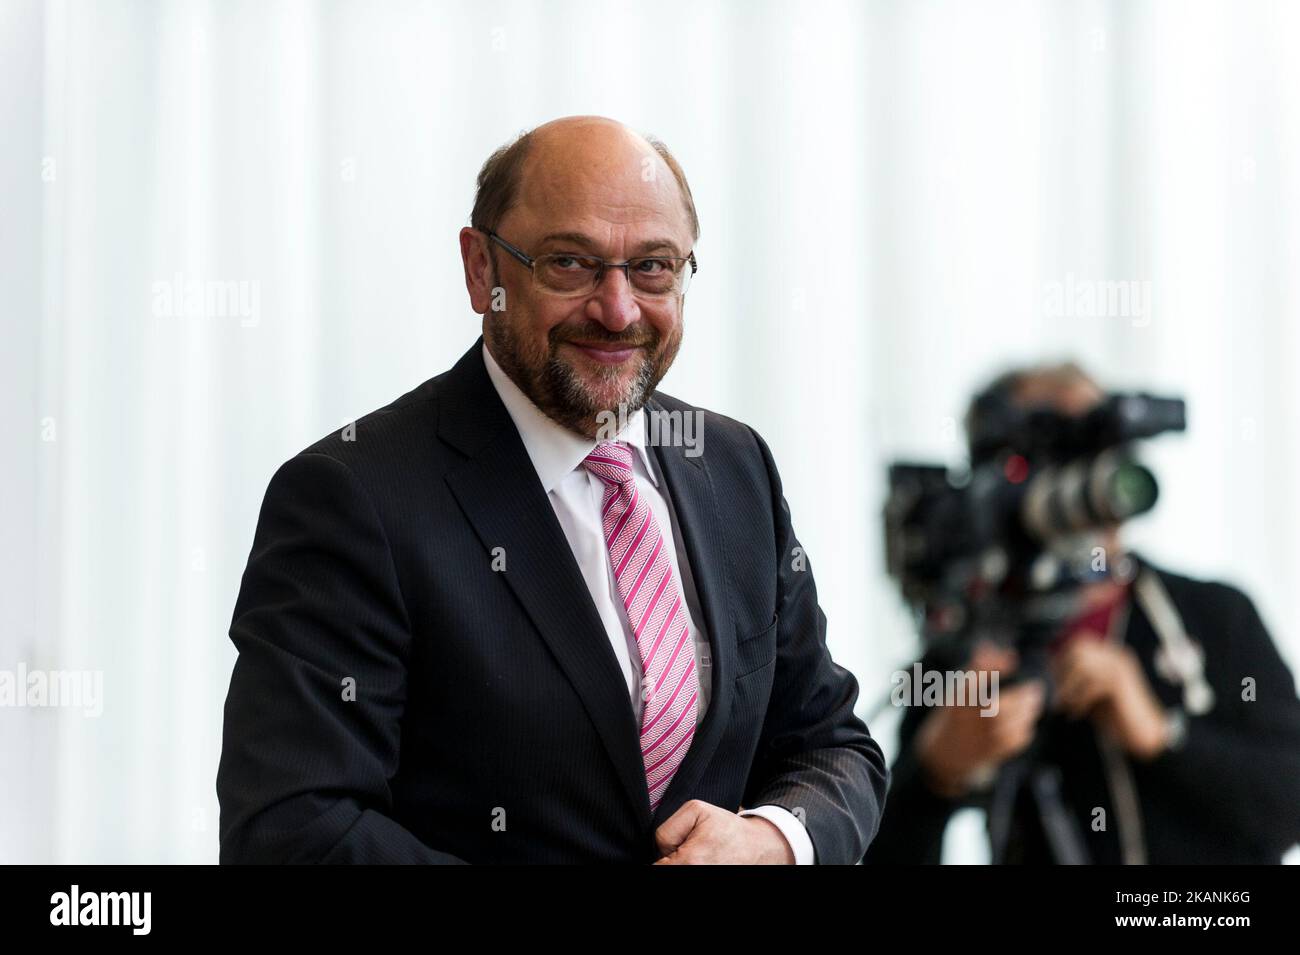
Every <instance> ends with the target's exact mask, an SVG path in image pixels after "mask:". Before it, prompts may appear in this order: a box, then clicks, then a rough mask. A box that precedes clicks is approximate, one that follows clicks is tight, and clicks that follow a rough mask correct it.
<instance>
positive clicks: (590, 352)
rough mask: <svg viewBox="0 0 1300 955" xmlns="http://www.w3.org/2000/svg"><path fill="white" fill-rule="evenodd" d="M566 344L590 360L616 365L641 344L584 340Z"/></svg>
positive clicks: (625, 359)
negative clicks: (589, 342) (587, 341)
mask: <svg viewBox="0 0 1300 955" xmlns="http://www.w3.org/2000/svg"><path fill="white" fill-rule="evenodd" d="M565 344H566V345H572V346H573V347H574V348H576V349H577V350H578V351H580V352H582V353H583V354H584V355H586V356H587V357H588V358H590V359H591V360H592V361H596V362H600V363H601V364H605V365H618V364H621V363H622V362H625V361H627V360H628V359H629V358H631V357H632V355H634V354H635V353H636V352H638V351H640V350H641V348H642V346H641V345H623V344H618V343H615V344H609V343H604V342H598V343H593V344H588V343H586V342H572V341H571V342H565Z"/></svg>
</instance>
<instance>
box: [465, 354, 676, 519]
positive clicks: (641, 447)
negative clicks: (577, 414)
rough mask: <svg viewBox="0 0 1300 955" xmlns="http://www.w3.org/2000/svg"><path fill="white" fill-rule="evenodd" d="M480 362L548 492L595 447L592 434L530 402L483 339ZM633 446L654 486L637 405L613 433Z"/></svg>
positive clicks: (646, 476)
mask: <svg viewBox="0 0 1300 955" xmlns="http://www.w3.org/2000/svg"><path fill="white" fill-rule="evenodd" d="M483 364H484V365H486V366H487V373H488V377H489V378H491V379H492V384H493V386H494V387H495V388H496V390H497V394H498V395H500V396H501V402H502V404H504V405H505V406H506V411H507V412H509V414H510V419H511V420H512V421H514V423H515V428H516V429H517V430H518V431H519V437H520V438H522V439H523V442H524V449H525V450H526V451H527V452H528V457H529V458H530V459H531V460H532V462H533V468H534V469H535V470H536V471H537V477H538V478H539V479H540V480H541V482H542V490H543V491H545V492H546V493H547V494H550V493H551V491H552V490H554V488H555V486H556V485H557V484H559V483H560V481H562V480H563V479H564V478H565V477H566V476H567V475H568V474H569V473H570V472H571V471H573V470H574V469H575V468H577V467H580V466H581V465H582V462H583V460H584V459H586V457H587V455H588V454H590V453H591V452H592V451H593V450H594V449H595V447H596V444H597V443H598V442H596V441H595V440H594V439H592V438H584V437H583V436H582V435H580V434H576V433H574V432H573V431H570V430H569V429H568V428H566V427H564V426H563V425H561V424H559V423H558V422H556V421H555V420H553V419H552V418H549V417H547V415H546V413H545V412H544V411H542V409H541V408H538V407H537V405H535V404H533V402H532V399H531V398H529V397H528V396H527V395H525V394H524V393H523V392H522V391H521V390H520V389H519V386H518V385H516V384H515V383H514V382H513V381H511V380H510V376H509V375H507V374H506V373H505V372H504V371H503V370H502V369H501V366H500V365H498V364H497V362H496V359H495V358H493V357H492V353H491V352H490V351H488V347H487V343H486V342H484V343H483ZM614 440H616V441H621V442H623V443H624V444H627V445H629V446H631V447H633V448H635V449H636V454H635V455H634V456H633V457H634V458H640V461H641V467H642V474H641V476H642V477H644V478H646V479H648V480H649V481H650V483H651V484H653V485H655V486H656V487H658V485H659V482H658V481H656V480H655V472H654V468H652V467H651V466H650V456H649V452H647V451H646V428H645V410H644V409H643V408H638V409H637V410H636V411H634V412H633V413H632V414H630V415H628V416H627V422H626V423H625V424H624V426H623V428H622V429H621V430H620V431H619V432H618V434H617V435H616V436H615V438H614Z"/></svg>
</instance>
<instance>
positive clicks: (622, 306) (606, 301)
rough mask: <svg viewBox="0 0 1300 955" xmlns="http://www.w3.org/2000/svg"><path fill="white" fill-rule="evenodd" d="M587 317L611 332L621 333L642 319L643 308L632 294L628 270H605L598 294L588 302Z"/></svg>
mask: <svg viewBox="0 0 1300 955" xmlns="http://www.w3.org/2000/svg"><path fill="white" fill-rule="evenodd" d="M587 317H588V318H594V319H595V320H596V321H598V322H600V324H602V325H604V326H605V327H606V328H607V329H609V330H610V331H611V332H621V331H622V330H623V329H625V328H627V326H629V325H632V324H634V323H635V322H636V321H637V320H638V319H640V317H641V306H640V305H638V304H637V300H636V297H635V296H634V295H633V294H632V285H631V283H630V282H629V281H628V277H627V272H626V270H624V269H606V270H605V273H604V274H603V275H602V276H601V277H600V284H599V285H597V286H596V294H595V295H593V296H592V297H591V298H590V299H588V300H587Z"/></svg>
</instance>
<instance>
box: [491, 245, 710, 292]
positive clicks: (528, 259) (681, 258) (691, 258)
mask: <svg viewBox="0 0 1300 955" xmlns="http://www.w3.org/2000/svg"><path fill="white" fill-rule="evenodd" d="M484 234H485V235H487V237H488V238H489V239H491V240H492V241H493V242H495V243H496V244H497V245H499V246H501V248H503V249H505V250H506V251H507V252H509V253H510V255H511V257H512V258H514V259H517V260H518V261H519V262H522V263H523V264H524V265H526V266H527V267H528V270H529V271H530V272H532V273H533V281H534V282H536V281H537V271H536V269H535V268H534V265H535V263H536V262H537V260H538V259H539V258H541V256H534V255H529V254H528V253H527V252H525V251H523V250H522V249H518V248H515V247H514V246H513V245H511V244H510V243H509V242H507V241H506V240H505V239H503V238H501V236H499V235H497V234H496V233H495V232H493V231H492V230H491V229H487V230H485V232H484ZM544 254H546V255H571V256H573V258H584V259H595V260H596V261H597V262H599V263H600V267H599V268H597V269H596V279H595V281H594V282H593V283H592V286H591V290H592V291H593V292H594V291H595V290H596V289H598V288H600V282H601V280H602V279H603V278H604V277H605V272H606V270H608V269H622V270H623V278H624V279H626V280H627V284H628V288H631V289H634V290H636V291H643V290H641V289H637V288H636V286H635V285H634V284H633V283H632V275H631V273H630V272H629V271H628V269H629V268H630V267H631V265H632V263H633V262H638V261H644V260H646V259H666V260H668V261H670V262H686V263H689V264H690V266H691V271H690V277H689V278H688V279H687V280H686V284H689V283H690V280H691V279H692V278H694V277H695V273H696V272H698V271H699V270H700V267H699V264H698V263H697V262H696V261H695V250H694V249H692V250H691V251H690V252H688V253H687V254H686V255H636V256H633V257H632V258H630V259H628V260H627V261H626V262H609V261H606V260H605V259H602V258H601V257H600V256H598V255H586V254H579V253H565V252H547V253H544ZM541 287H542V288H544V289H546V290H547V291H548V292H551V293H554V294H559V295H563V294H564V293H563V292H557V291H556V290H555V289H552V288H547V287H546V286H545V285H543V286H541ZM587 294H590V293H587ZM679 294H681V295H682V296H685V295H686V291H685V289H683V290H682V291H681V292H680V293H679ZM566 297H568V298H577V294H571V295H568V296H566Z"/></svg>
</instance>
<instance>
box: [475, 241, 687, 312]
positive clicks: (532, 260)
mask: <svg viewBox="0 0 1300 955" xmlns="http://www.w3.org/2000/svg"><path fill="white" fill-rule="evenodd" d="M487 236H488V238H489V239H491V240H492V241H493V242H495V243H496V244H497V245H499V246H501V248H503V249H505V250H506V251H507V252H509V253H510V254H511V255H512V256H513V257H514V258H516V259H518V260H519V261H520V262H522V263H523V264H524V265H526V266H528V268H529V269H530V270H531V271H532V273H533V285H535V286H536V287H538V288H541V289H545V290H546V291H547V292H551V293H553V294H555V295H569V296H578V295H590V294H591V293H592V292H594V291H596V288H597V287H598V286H599V285H600V280H601V279H602V278H604V276H605V272H606V271H608V270H609V269H622V270H623V275H624V276H625V277H626V278H627V281H628V284H629V285H631V287H632V293H633V294H634V295H637V296H639V297H641V298H669V297H671V296H674V295H685V294H686V289H687V287H688V286H689V285H690V284H691V276H693V275H694V274H695V272H696V270H697V269H698V268H699V266H698V265H697V264H696V262H695V253H694V252H691V253H690V254H689V255H687V256H685V257H684V258H683V257H681V256H668V255H645V256H638V257H637V258H635V259H628V260H627V261H626V262H606V261H605V260H604V259H602V258H599V257H598V256H594V255H580V254H578V253H576V252H553V253H547V254H546V255H537V256H532V255H528V254H527V253H526V252H521V251H520V250H519V249H516V248H515V247H514V246H513V245H511V244H510V243H509V242H507V241H506V240H505V239H503V238H501V236H499V235H497V234H496V233H495V232H490V231H489V232H488V233H487Z"/></svg>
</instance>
